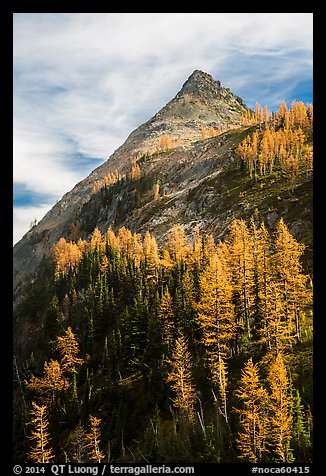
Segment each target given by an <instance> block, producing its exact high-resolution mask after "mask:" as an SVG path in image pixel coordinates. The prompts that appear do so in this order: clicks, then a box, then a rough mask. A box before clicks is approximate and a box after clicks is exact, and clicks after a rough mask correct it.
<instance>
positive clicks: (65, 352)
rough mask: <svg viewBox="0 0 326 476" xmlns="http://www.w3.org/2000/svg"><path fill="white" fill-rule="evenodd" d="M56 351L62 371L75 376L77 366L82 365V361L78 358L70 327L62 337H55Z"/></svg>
mask: <svg viewBox="0 0 326 476" xmlns="http://www.w3.org/2000/svg"><path fill="white" fill-rule="evenodd" d="M57 349H58V350H59V352H60V354H61V366H62V369H63V370H64V371H66V372H68V373H70V374H76V373H77V366H79V365H82V364H83V363H84V361H83V359H81V358H79V357H78V354H79V345H78V342H77V339H76V337H75V334H74V333H73V332H72V329H71V327H70V326H69V327H67V330H66V332H65V334H64V335H63V336H57Z"/></svg>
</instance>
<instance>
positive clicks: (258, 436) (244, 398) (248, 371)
mask: <svg viewBox="0 0 326 476" xmlns="http://www.w3.org/2000/svg"><path fill="white" fill-rule="evenodd" d="M236 396H237V397H238V399H239V400H240V402H241V405H242V406H241V408H240V409H236V411H237V413H239V415H240V427H241V430H240V432H239V434H238V438H237V440H236V441H237V445H238V449H239V451H240V454H239V458H240V459H241V460H244V461H246V462H248V463H257V462H260V461H262V459H263V457H264V455H265V453H266V437H267V431H268V428H267V418H266V409H267V402H268V395H267V392H266V390H265V389H264V388H263V387H262V385H261V384H260V379H259V372H258V367H257V365H255V364H254V363H253V361H252V359H251V358H250V359H249V360H248V362H247V363H246V364H245V366H244V368H243V369H242V371H241V379H240V387H239V388H238V390H237V391H236Z"/></svg>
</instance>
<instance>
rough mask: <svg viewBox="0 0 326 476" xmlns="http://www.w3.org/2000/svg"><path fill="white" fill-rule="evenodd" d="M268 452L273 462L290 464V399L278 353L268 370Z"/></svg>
mask: <svg viewBox="0 0 326 476" xmlns="http://www.w3.org/2000/svg"><path fill="white" fill-rule="evenodd" d="M268 382H269V386H270V395H269V415H270V416H269V431H268V440H269V451H270V453H271V455H272V458H273V461H277V462H279V463H291V462H292V461H293V455H292V451H291V449H290V443H291V437H292V415H291V409H292V404H293V402H292V397H291V387H290V382H289V379H288V377H287V372H286V367H285V364H284V359H283V356H282V353H279V354H278V355H277V356H276V358H275V359H274V361H273V362H272V364H271V365H270V368H269V373H268Z"/></svg>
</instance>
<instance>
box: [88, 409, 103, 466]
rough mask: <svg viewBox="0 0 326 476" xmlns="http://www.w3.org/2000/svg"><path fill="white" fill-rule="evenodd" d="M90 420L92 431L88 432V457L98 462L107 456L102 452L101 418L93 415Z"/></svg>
mask: <svg viewBox="0 0 326 476" xmlns="http://www.w3.org/2000/svg"><path fill="white" fill-rule="evenodd" d="M89 422H90V431H89V433H87V434H86V438H87V440H88V445H87V446H88V448H89V450H88V458H89V459H90V460H91V461H94V462H96V463H100V462H101V461H102V459H104V458H105V455H104V454H103V453H102V452H101V449H100V444H101V431H100V424H101V419H100V418H96V417H94V416H92V415H90V416H89Z"/></svg>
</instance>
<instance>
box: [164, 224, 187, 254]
mask: <svg viewBox="0 0 326 476" xmlns="http://www.w3.org/2000/svg"><path fill="white" fill-rule="evenodd" d="M167 243H168V247H169V251H170V253H171V254H172V256H173V257H174V258H175V260H176V261H181V260H184V259H185V258H186V256H187V254H188V246H187V245H188V240H187V237H186V234H185V229H184V227H183V226H182V225H174V226H173V227H172V228H171V230H170V231H169V233H168V235H167Z"/></svg>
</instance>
